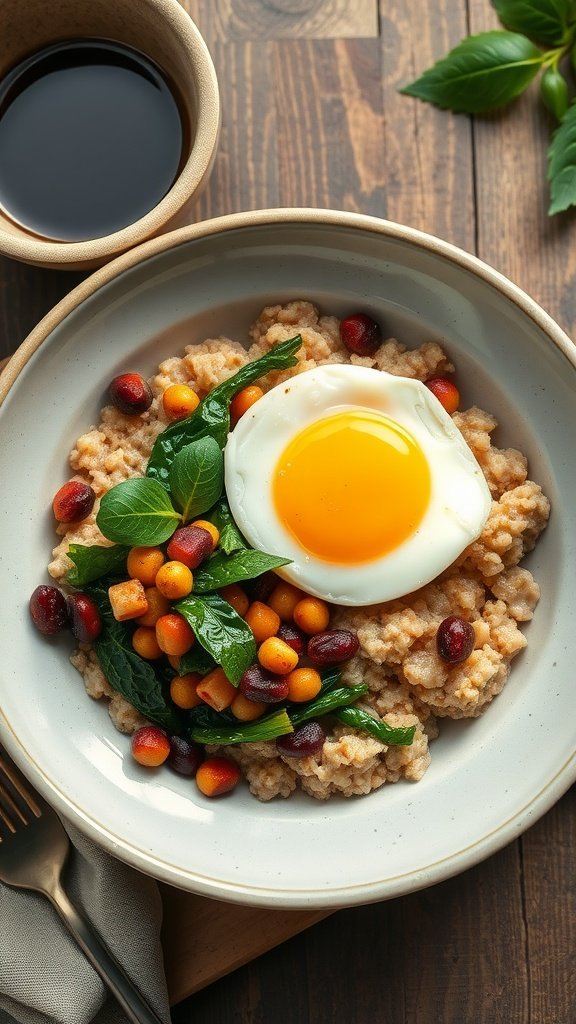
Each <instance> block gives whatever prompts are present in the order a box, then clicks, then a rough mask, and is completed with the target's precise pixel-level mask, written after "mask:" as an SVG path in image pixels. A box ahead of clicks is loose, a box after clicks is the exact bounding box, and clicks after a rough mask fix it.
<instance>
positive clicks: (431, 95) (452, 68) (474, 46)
mask: <svg viewBox="0 0 576 1024" xmlns="http://www.w3.org/2000/svg"><path fill="white" fill-rule="evenodd" d="M545 59H546V55H545V54H544V53H542V52H541V51H540V50H539V49H538V47H537V46H535V45H534V44H533V43H531V42H530V40H529V39H526V37H525V36H522V35H518V34H516V33H514V32H502V31H493V32H481V33H479V34H478V35H475V36H469V37H468V38H467V39H464V40H463V41H462V42H461V43H459V45H458V46H456V47H455V48H454V49H453V50H451V51H450V53H449V54H448V55H447V56H446V57H444V58H443V59H442V60H439V61H438V62H437V63H436V64H434V65H433V67H431V68H428V70H427V71H425V72H424V74H423V75H421V77H420V78H418V79H417V80H416V81H415V82H412V83H411V84H410V85H406V86H405V87H404V88H403V89H401V90H400V91H401V92H402V93H405V94H406V95H408V96H417V97H418V98H419V99H421V100H425V101H426V102H428V103H435V104H436V105H437V106H439V107H444V108H447V109H449V110H453V111H454V112H455V113H467V114H481V113H485V112H486V111H488V110H495V109H496V108H497V107H501V106H503V105H504V104H505V103H509V102H510V100H513V99H515V97H516V96H519V95H520V93H522V92H524V90H525V89H526V88H527V87H528V85H529V84H530V82H531V81H532V79H533V78H534V76H535V75H536V74H537V73H538V71H539V69H540V67H541V66H542V63H543V61H544V60H545Z"/></svg>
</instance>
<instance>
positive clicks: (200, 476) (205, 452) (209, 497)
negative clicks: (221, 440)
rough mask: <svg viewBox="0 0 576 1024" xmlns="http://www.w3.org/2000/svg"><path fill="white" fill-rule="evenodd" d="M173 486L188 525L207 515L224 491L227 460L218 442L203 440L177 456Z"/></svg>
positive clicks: (188, 445) (173, 464) (177, 501)
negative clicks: (225, 461) (205, 513)
mask: <svg viewBox="0 0 576 1024" xmlns="http://www.w3.org/2000/svg"><path fill="white" fill-rule="evenodd" d="M169 483H170V491H171V494H172V497H173V498H174V500H175V502H176V504H177V506H178V507H179V508H180V510H181V512H182V519H183V521H184V522H185V523H187V522H189V521H190V519H196V518H197V517H198V516H199V515H201V514H202V512H206V510H207V509H209V508H210V506H211V505H213V504H214V502H215V501H216V499H217V498H219V497H220V495H221V494H222V490H223V488H224V456H223V455H222V451H221V448H220V445H219V444H218V442H217V441H215V440H214V438H213V437H201V438H200V439H199V440H198V441H193V442H192V444H187V445H186V447H185V448H182V449H181V451H179V452H177V454H176V455H175V456H174V461H173V463H172V466H171V467H170V474H169Z"/></svg>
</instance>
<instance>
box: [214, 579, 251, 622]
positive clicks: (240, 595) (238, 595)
mask: <svg viewBox="0 0 576 1024" xmlns="http://www.w3.org/2000/svg"><path fill="white" fill-rule="evenodd" d="M219 593H220V597H223V598H224V600H225V601H227V602H228V604H231V605H232V607H233V609H234V611H235V612H238V615H241V616H242V618H244V616H245V614H246V612H247V611H248V608H249V606H250V598H249V597H248V594H247V593H246V591H245V590H242V587H239V586H238V584H237V583H229V584H228V585H227V586H226V587H222V589H221V590H220V591H219Z"/></svg>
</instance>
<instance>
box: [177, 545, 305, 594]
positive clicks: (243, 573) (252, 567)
mask: <svg viewBox="0 0 576 1024" xmlns="http://www.w3.org/2000/svg"><path fill="white" fill-rule="evenodd" d="M289 562H290V559H289V558H279V557H278V556H277V555H269V554H267V553H266V552H265V551H254V550H252V549H251V548H244V549H243V550H242V551H235V552H234V553H233V554H231V555H227V554H225V553H224V552H223V551H216V553H215V554H213V555H211V557H210V558H209V559H208V561H207V562H203V564H202V565H201V566H199V568H198V569H197V570H196V572H195V573H194V593H195V594H203V593H206V591H210V590H219V589H220V587H225V586H226V585H227V584H228V583H239V582H241V581H242V580H252V579H254V578H255V577H256V576H261V575H262V573H263V572H268V570H269V569H278V568H279V567H280V566H281V565H287V564H288V563H289Z"/></svg>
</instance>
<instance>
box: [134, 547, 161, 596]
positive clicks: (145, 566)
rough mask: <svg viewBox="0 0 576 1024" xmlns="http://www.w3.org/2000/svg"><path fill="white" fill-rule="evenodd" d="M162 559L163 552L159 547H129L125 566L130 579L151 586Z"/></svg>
mask: <svg viewBox="0 0 576 1024" xmlns="http://www.w3.org/2000/svg"><path fill="white" fill-rule="evenodd" d="M164 561H165V558H164V553H163V552H162V551H161V550H160V548H130V551H129V552H128V560H127V562H126V568H127V569H128V575H129V576H130V577H131V579H133V580H140V583H142V584H143V585H144V586H145V587H151V586H152V585H153V584H154V580H155V579H156V573H157V572H158V570H159V568H160V566H162V565H163V564H164Z"/></svg>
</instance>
